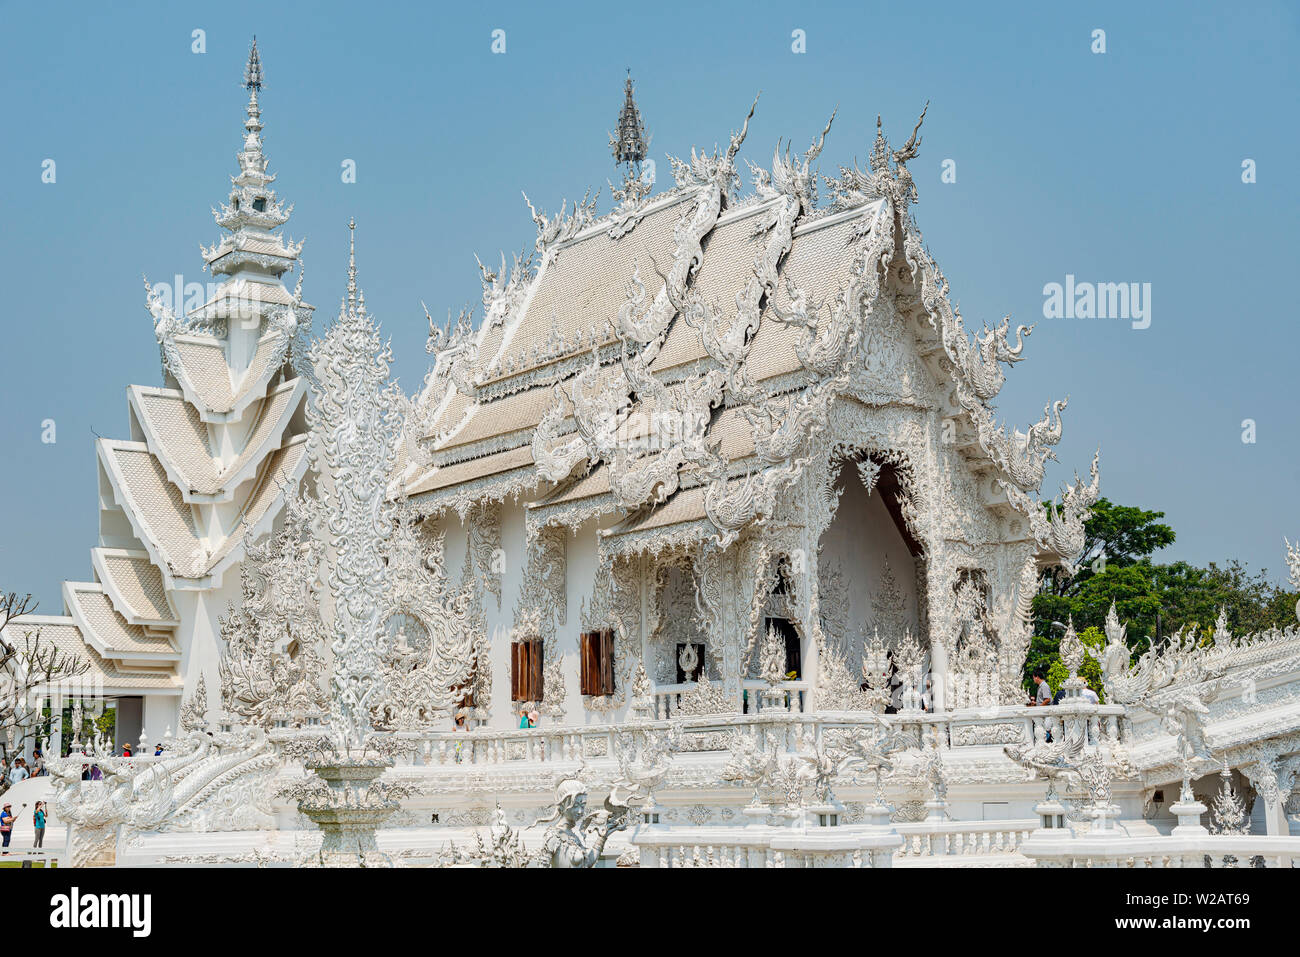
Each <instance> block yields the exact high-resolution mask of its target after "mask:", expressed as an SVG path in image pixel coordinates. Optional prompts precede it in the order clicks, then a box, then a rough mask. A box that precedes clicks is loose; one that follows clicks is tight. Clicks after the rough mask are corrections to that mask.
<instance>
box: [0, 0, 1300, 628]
mask: <svg viewBox="0 0 1300 957" xmlns="http://www.w3.org/2000/svg"><path fill="white" fill-rule="evenodd" d="M1059 6H1061V5H1057V4H1023V5H1019V4H1017V5H999V4H979V5H975V4H959V5H952V6H951V7H950V8H945V6H944V5H941V4H925V5H919V4H897V3H888V4H886V3H870V4H867V3H862V2H858V3H850V4H836V5H830V4H827V5H821V4H805V5H791V4H777V3H770V4H767V3H753V2H751V3H741V4H734V5H729V6H722V5H714V4H707V5H706V4H699V3H692V4H674V3H656V4H652V5H643V4H618V3H608V2H606V3H600V4H561V3H557V4H537V3H531V4H518V5H510V4H484V5H479V6H477V7H476V8H475V9H472V10H470V9H454V10H447V11H444V10H441V9H437V8H435V7H434V5H423V4H422V5H419V6H416V5H414V4H411V5H409V6H407V5H395V4H385V3H378V2H375V3H369V4H365V5H357V4H352V3H347V4H344V3H289V2H285V3H277V4H267V3H239V2H228V3H223V4H220V5H217V6H214V5H211V4H202V5H200V4H193V5H190V4H182V3H167V4H162V3H157V4H153V3H128V4H112V5H106V4H93V5H91V4H87V5H84V6H78V5H58V6H55V5H37V4H30V3H23V4H18V3H11V2H4V3H2V4H0V74H2V75H3V88H4V90H5V91H6V94H7V95H6V109H7V116H6V135H5V137H4V143H3V146H0V182H2V183H3V184H4V190H3V206H0V213H2V215H3V229H0V264H2V267H0V268H3V271H4V272H3V278H4V288H5V296H4V316H3V328H4V339H3V341H4V348H3V350H0V398H2V400H3V405H2V408H3V413H2V414H0V447H2V448H3V449H4V450H5V451H6V453H7V454H6V456H5V466H4V468H3V469H2V470H0V502H3V503H4V507H5V516H4V523H3V526H4V527H3V532H0V587H3V588H4V589H5V590H16V591H20V592H26V591H32V592H34V593H35V594H36V595H37V597H38V598H40V599H41V602H42V607H43V609H44V610H45V611H47V612H50V613H56V612H57V611H58V610H59V609H58V605H59V592H58V583H59V582H60V581H61V580H62V579H64V578H72V579H84V578H85V577H86V576H88V575H89V573H90V570H89V552H88V550H89V548H90V547H91V546H92V545H94V544H95V536H96V488H95V465H94V451H93V446H92V441H93V438H94V435H95V434H96V433H98V434H100V435H104V436H125V435H126V434H127V432H128V430H127V415H126V401H125V387H126V385H127V384H128V383H133V382H134V383H142V384H148V385H154V384H159V383H160V371H159V362H158V351H157V348H156V346H155V343H154V338H153V332H152V328H151V325H150V322H149V317H148V313H147V312H146V311H145V308H144V291H143V288H142V285H141V279H140V277H141V274H142V273H145V274H147V275H149V276H150V277H151V278H152V279H155V280H170V278H171V277H172V276H173V275H174V274H175V273H177V272H180V273H183V274H184V275H185V276H186V278H187V279H189V280H197V281H207V280H208V279H210V278H211V277H209V276H206V275H203V274H202V273H201V272H200V267H201V261H200V258H199V254H198V244H199V243H200V242H203V243H210V242H212V241H214V240H215V239H216V238H217V236H218V234H219V230H218V229H217V227H216V226H215V224H214V223H213V222H212V218H211V215H210V213H209V208H210V206H212V205H213V204H215V203H217V202H219V201H220V200H221V199H223V198H224V196H225V194H226V192H227V190H228V183H229V178H228V177H229V175H230V174H231V173H232V172H234V170H235V169H236V164H235V158H234V153H235V150H236V149H237V148H238V146H239V143H240V134H241V123H242V119H243V104H244V100H245V96H244V94H243V92H242V90H241V89H240V88H239V79H240V74H241V70H242V67H243V63H244V60H245V57H246V55H247V48H248V43H249V38H250V36H251V34H253V33H256V34H257V36H258V43H259V46H260V48H261V50H262V55H263V64H264V67H265V71H266V89H265V91H264V93H263V97H262V103H263V107H264V120H265V122H266V133H265V143H266V150H267V153H268V155H269V156H270V158H271V168H272V170H273V171H274V172H276V173H277V174H278V175H279V180H278V181H277V183H276V186H277V188H278V190H279V192H280V195H281V196H283V197H284V198H286V199H287V200H289V201H292V202H294V203H296V209H295V211H294V215H293V219H292V220H291V222H290V224H289V226H288V231H289V232H290V233H291V234H292V236H293V237H295V238H300V237H305V238H306V240H307V242H306V247H305V250H304V259H305V262H306V280H305V287H304V288H305V294H306V297H307V299H308V300H309V301H311V302H313V303H315V304H316V305H317V306H318V317H319V321H318V327H319V326H320V325H323V321H324V320H326V319H328V318H329V317H331V316H332V315H333V313H334V310H335V308H336V307H337V302H338V299H339V297H340V296H341V294H342V293H343V290H344V283H345V266H346V255H347V229H346V223H347V221H348V217H349V216H355V217H356V219H357V223H358V229H357V242H358V263H359V267H360V270H361V281H362V284H363V286H364V288H365V290H366V299H367V304H368V305H369V306H370V308H371V310H372V312H373V313H374V314H375V315H376V316H377V317H378V318H379V319H380V320H381V321H382V323H383V324H384V328H385V330H386V331H387V332H388V333H389V334H391V336H392V338H393V346H394V349H395V351H396V353H397V361H396V366H395V371H396V372H397V374H398V375H399V376H400V378H401V381H402V383H403V384H404V386H405V387H406V388H407V389H408V391H409V390H410V389H412V388H414V387H415V386H416V385H417V384H418V382H419V380H420V379H421V377H422V376H423V374H424V372H425V369H426V356H425V353H424V348H423V345H424V338H425V322H424V317H423V313H422V311H421V309H420V300H421V299H423V300H424V301H425V302H427V303H428V305H429V307H430V309H431V310H432V311H433V312H434V314H435V316H442V315H445V313H446V310H447V309H448V308H449V307H452V308H454V307H457V306H459V305H460V304H462V303H464V302H466V301H472V302H475V303H477V302H478V299H479V296H480V286H479V283H478V274H477V270H476V268H475V265H474V258H473V254H474V253H476V252H477V253H478V254H479V255H480V256H482V257H483V259H484V261H491V260H495V259H496V258H497V256H498V251H499V250H501V249H505V250H507V251H509V250H518V249H520V248H521V247H523V246H524V245H525V244H530V243H531V242H532V238H533V236H534V227H533V225H532V223H531V222H530V220H529V219H528V215H527V209H526V207H525V206H524V203H523V199H522V198H521V196H520V190H521V189H522V190H527V192H528V195H529V196H530V197H531V198H532V199H533V201H534V202H535V203H537V204H539V206H541V207H544V208H545V209H547V210H548V211H552V210H554V209H556V208H558V207H559V204H560V200H561V198H562V197H569V198H570V199H572V198H574V197H575V196H580V195H581V194H582V192H583V190H584V189H585V188H586V187H587V186H588V185H592V186H596V185H599V186H601V187H605V182H606V180H607V179H608V178H611V177H613V176H614V169H613V166H612V162H611V159H610V157H609V151H608V146H607V137H606V132H607V131H608V130H609V129H610V128H612V126H613V125H614V122H615V118H616V116H617V112H618V109H619V106H620V104H621V100H622V82H623V76H624V70H625V69H626V68H628V67H630V68H631V69H632V72H633V76H634V78H635V81H636V84H637V94H638V100H639V103H640V105H641V108H642V111H643V115H644V117H645V120H646V124H647V126H648V128H649V129H650V131H651V132H652V133H653V136H654V139H653V143H652V155H653V157H654V158H656V159H657V161H658V163H659V164H660V166H661V167H663V166H664V154H665V153H669V152H671V153H675V154H685V153H688V152H689V150H690V147H691V145H692V144H697V145H701V146H706V147H709V148H711V147H712V146H713V145H714V144H715V143H716V142H718V141H722V142H724V143H725V141H726V138H727V135H728V132H729V131H730V130H731V129H732V128H734V127H736V126H738V125H739V123H740V120H741V119H742V118H743V115H744V112H745V110H746V109H747V108H748V106H749V104H750V102H751V100H752V99H753V96H754V93H755V92H756V91H757V90H760V89H761V90H762V91H763V95H762V100H761V102H760V103H759V107H758V111H757V114H756V115H755V117H754V121H753V122H752V124H751V126H750V133H749V139H748V141H747V142H746V145H745V149H744V154H743V155H746V156H748V157H749V158H750V159H751V160H754V161H755V162H761V163H767V162H768V160H769V159H770V157H771V151H772V148H773V147H774V146H775V144H776V141H777V138H778V137H789V138H793V140H794V143H795V145H796V147H797V148H798V149H800V150H802V149H805V148H806V147H807V144H808V143H809V142H810V141H811V140H812V138H813V137H814V136H815V135H816V134H817V133H818V131H819V130H820V128H821V126H822V124H823V123H824V122H825V119H826V117H827V115H829V113H830V111H831V110H832V109H833V108H834V107H835V106H836V105H838V107H839V115H838V116H837V118H836V120H835V127H834V129H833V130H832V132H831V135H830V137H829V138H828V139H827V143H826V148H825V151H824V152H823V154H822V158H821V169H822V171H823V172H825V173H834V172H835V171H836V168H837V167H838V165H839V164H841V163H848V162H851V161H852V160H853V159H854V158H855V157H857V158H859V159H861V160H862V161H864V162H865V158H866V155H867V153H868V152H869V150H870V144H871V139H872V137H873V134H874V124H875V118H876V114H877V112H879V113H881V114H883V116H884V121H885V126H886V132H887V133H888V134H890V136H891V138H892V139H893V140H894V142H895V143H900V142H901V141H902V140H903V139H904V138H905V137H906V136H907V134H908V132H909V131H910V129H911V125H912V123H913V122H914V121H915V118H916V115H917V113H918V112H919V110H920V108H921V105H922V104H923V103H924V102H925V101H926V100H927V99H928V100H930V101H931V105H930V110H929V114H928V116H927V118H926V122H925V126H924V128H923V130H922V136H923V142H922V147H921V154H920V157H919V158H918V159H917V160H915V161H913V163H911V164H910V168H911V169H912V170H913V173H914V175H915V177H916V179H917V184H918V188H919V190H920V202H919V204H917V206H916V207H915V213H916V216H917V219H918V221H919V223H920V226H921V228H922V230H923V231H924V234H925V237H926V240H927V242H928V243H929V245H930V247H931V250H932V251H933V253H934V255H935V257H936V258H937V259H938V261H939V263H940V265H941V266H942V267H943V270H944V272H945V273H946V275H947V276H948V278H949V280H950V282H951V284H952V291H953V295H954V297H955V298H956V299H957V300H958V302H959V303H960V305H961V308H962V312H963V314H964V316H965V318H966V321H967V325H968V326H972V325H973V326H975V327H978V326H979V323H980V322H981V321H983V320H988V321H990V322H993V321H996V320H998V319H1000V317H1001V316H1002V315H1004V314H1006V313H1010V314H1011V315H1012V317H1013V319H1014V320H1015V321H1017V322H1025V323H1037V328H1036V330H1035V331H1034V334H1033V337H1032V338H1031V339H1030V340H1029V341H1028V345H1027V347H1026V354H1027V357H1028V358H1027V360H1026V361H1025V362H1023V363H1021V364H1020V365H1018V366H1016V367H1015V368H1014V369H1012V370H1011V372H1010V375H1009V380H1008V383H1007V386H1006V388H1005V389H1004V391H1003V393H1002V395H1001V396H1000V398H999V401H998V405H999V409H1000V411H1001V413H1002V415H1003V417H1004V418H1005V419H1007V420H1008V421H1009V422H1011V423H1014V424H1019V425H1020V426H1022V427H1024V426H1025V425H1027V424H1028V423H1030V422H1032V421H1034V420H1036V419H1037V418H1038V417H1039V416H1040V415H1041V412H1042V407H1043V404H1044V403H1045V402H1046V401H1048V400H1049V399H1053V398H1058V397H1060V396H1062V395H1065V394H1069V396H1070V405H1069V408H1068V409H1067V411H1066V413H1065V417H1066V428H1065V438H1064V440H1063V441H1062V443H1061V445H1060V446H1059V449H1058V453H1059V456H1060V464H1057V465H1053V466H1052V467H1051V468H1050V469H1049V472H1048V481H1047V483H1046V484H1045V487H1044V488H1045V490H1050V489H1054V488H1056V486H1057V485H1058V484H1059V482H1060V481H1061V480H1063V479H1067V478H1069V477H1070V476H1071V475H1072V473H1073V472H1074V470H1075V469H1078V470H1080V471H1086V468H1087V465H1088V462H1089V460H1090V459H1091V455H1092V452H1093V449H1094V448H1095V447H1096V446H1098V445H1100V446H1101V448H1102V489H1103V494H1105V495H1106V496H1107V497H1109V498H1111V499H1112V500H1115V501H1119V502H1123V503H1126V504H1135V505H1141V506H1144V507H1148V508H1158V509H1162V510H1164V511H1165V512H1166V513H1167V515H1168V519H1167V520H1168V521H1169V522H1170V523H1171V524H1172V525H1173V526H1174V528H1175V529H1176V531H1177V533H1178V541H1177V543H1176V544H1175V545H1174V546H1173V547H1171V548H1170V549H1168V550H1166V552H1165V553H1164V554H1163V555H1162V557H1163V558H1166V559H1178V558H1181V559H1187V560H1189V561H1193V562H1197V563H1205V562H1208V561H1211V560H1218V561H1222V560H1224V559H1228V558H1238V559H1241V560H1244V561H1247V562H1249V563H1250V564H1251V565H1252V566H1253V567H1255V568H1258V567H1261V566H1266V567H1267V568H1268V569H1269V570H1270V573H1271V574H1272V577H1274V578H1275V579H1278V580H1280V579H1281V572H1282V569H1283V564H1284V563H1283V561H1282V536H1283V534H1286V535H1289V536H1290V537H1291V538H1292V539H1293V540H1294V539H1295V538H1296V537H1297V536H1300V508H1297V502H1300V495H1298V492H1300V455H1298V454H1297V442H1298V441H1300V429H1298V428H1297V423H1296V418H1297V402H1296V396H1297V382H1296V379H1297V371H1296V357H1297V344H1298V343H1300V333H1297V331H1296V316H1295V311H1296V310H1295V306H1294V304H1293V302H1292V300H1291V297H1290V296H1289V295H1288V294H1286V293H1285V288H1286V287H1285V285H1284V286H1282V287H1279V285H1278V283H1279V282H1280V281H1281V282H1284V281H1285V280H1286V279H1287V278H1288V277H1290V276H1292V275H1293V274H1294V271H1295V259H1296V253H1297V243H1296V239H1295V225H1296V211H1297V208H1300V204H1298V203H1297V198H1298V197H1297V193H1298V189H1297V173H1296V170H1297V154H1298V153H1300V150H1298V149H1297V146H1298V145H1300V134H1298V133H1297V124H1296V122H1295V120H1296V116H1297V111H1296V107H1297V66H1296V61H1295V57H1294V50H1295V47H1296V41H1297V34H1298V33H1300V30H1298V29H1297V13H1296V7H1295V5H1293V4H1258V5H1248V6H1246V7H1240V8H1239V7H1233V8H1232V10H1231V13H1230V14H1225V13H1223V12H1222V11H1220V10H1216V9H1215V6H1214V5H1202V4H1186V3H1180V4H1174V5H1160V4H1151V5H1143V6H1142V7H1141V8H1140V9H1135V5H1132V4H1089V5H1087V9H1078V10H1073V9H1071V10H1066V9H1057V8H1058V7H1059ZM196 29H202V30H204V31H205V35H206V52H205V53H203V54H195V53H193V52H191V45H192V42H193V41H192V39H191V37H192V31H194V30H196ZM494 29H503V30H505V31H506V52H505V54H504V55H494V54H493V53H492V52H491V49H490V48H491V34H492V31H493V30H494ZM797 29H798V30H803V31H805V34H806V50H807V52H806V53H803V54H796V53H794V52H792V49H791V46H792V39H791V34H792V31H794V30H797ZM1095 29H1102V30H1105V34H1106V52H1105V53H1104V54H1095V53H1093V52H1091V49H1090V47H1091V45H1092V42H1093V41H1092V31H1093V30H1095ZM1247 158H1249V159H1253V160H1254V161H1255V163H1256V169H1257V182H1255V183H1253V184H1244V183H1243V182H1242V180H1241V164H1242V162H1243V160H1244V159H1247ZM46 159H54V160H55V162H56V164H57V165H56V175H57V181H56V182H55V183H53V184H46V183H42V182H41V172H42V163H43V161H44V160H46ZM345 159H352V160H354V161H355V162H356V167H357V181H356V183H354V184H344V183H342V182H341V177H340V172H341V163H342V162H343V161H344V160H345ZM944 160H952V161H953V162H954V163H955V164H956V173H957V178H956V182H955V183H943V182H941V179H940V175H941V171H942V164H943V162H944ZM663 172H664V175H661V180H662V179H666V178H667V177H666V169H664V171H663ZM608 206H609V198H608V189H607V188H603V189H602V194H601V200H600V208H601V210H604V209H607V208H608ZM1067 274H1070V275H1074V276H1075V277H1077V279H1078V280H1080V281H1093V282H1141V283H1150V284H1151V289H1152V294H1151V296H1152V315H1151V319H1152V321H1151V325H1150V328H1147V329H1143V330H1135V329H1133V328H1131V325H1130V323H1129V322H1126V321H1123V320H1115V319H1108V320H1100V319H1090V320H1087V319H1045V318H1043V302H1044V296H1043V286H1044V285H1045V284H1046V283H1049V282H1064V281H1065V277H1066V275H1067ZM1279 289H1281V290H1282V291H1283V295H1281V296H1279V295H1277V294H1276V293H1277V292H1278V291H1279ZM46 419H53V420H54V421H55V423H56V429H57V432H56V439H57V441H56V442H55V443H53V444H46V443H42V441H41V433H42V422H43V421H44V420H46ZM1244 419H1253V420H1254V421H1255V423H1256V441H1255V442H1254V443H1253V444H1246V443H1243V442H1242V421H1243V420H1244Z"/></svg>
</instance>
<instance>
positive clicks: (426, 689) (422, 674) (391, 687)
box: [371, 501, 486, 731]
mask: <svg viewBox="0 0 1300 957" xmlns="http://www.w3.org/2000/svg"><path fill="white" fill-rule="evenodd" d="M395 519H396V520H395V523H394V527H393V531H392V534H391V536H390V537H389V539H388V541H387V542H386V543H385V546H384V548H383V549H382V550H383V553H384V557H385V558H386V564H387V586H388V587H387V589H386V590H385V592H384V595H383V599H382V606H381V615H382V616H381V619H380V620H381V622H382V623H383V628H384V632H385V635H386V641H385V649H384V651H383V652H381V655H380V661H381V663H382V667H383V680H384V689H385V690H384V694H383V696H382V698H380V699H379V701H378V702H377V704H376V705H375V706H374V707H373V709H372V715H371V720H372V721H373V723H374V724H375V726H376V727H379V728H383V729H386V730H393V731H415V730H419V729H421V728H427V727H428V726H429V725H430V724H431V723H432V721H433V718H434V716H435V713H436V712H440V711H449V710H451V709H452V708H453V707H454V706H455V705H456V703H457V702H458V701H459V699H460V698H461V696H462V694H463V692H464V686H465V685H467V684H468V683H469V681H470V679H471V672H472V670H474V669H475V664H476V661H477V654H476V651H477V649H480V648H482V647H483V645H484V642H485V641H486V636H485V634H484V631H485V629H484V628H483V626H482V622H481V617H482V616H481V599H479V597H478V582H477V579H476V577H475V575H474V552H473V549H472V548H466V552H465V567H464V571H463V573H462V575H461V580H460V585H459V587H458V588H455V589H452V588H450V587H449V583H448V580H447V573H446V564H445V558H444V554H445V550H444V543H443V537H442V536H441V535H438V536H437V537H436V538H434V539H433V540H432V541H429V540H428V539H427V537H426V536H425V535H423V534H422V533H421V531H420V527H419V524H418V516H417V515H416V513H415V510H414V508H413V507H412V506H411V505H410V503H409V502H406V501H399V502H398V503H397V505H396V508H395ZM476 602H477V603H478V604H479V614H478V616H477V617H478V618H479V619H480V621H479V622H478V623H477V625H478V627H474V625H475V623H474V622H473V621H472V613H473V610H474V606H475V604H476ZM408 632H410V633H408ZM412 638H415V639H416V644H415V645H412V644H411V639H412Z"/></svg>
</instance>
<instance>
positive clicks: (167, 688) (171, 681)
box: [5, 615, 182, 696]
mask: <svg viewBox="0 0 1300 957" xmlns="http://www.w3.org/2000/svg"><path fill="white" fill-rule="evenodd" d="M36 633H39V635H40V639H41V641H42V643H46V642H48V644H49V645H50V646H53V647H54V648H57V649H58V651H59V653H60V654H63V655H67V656H69V657H70V658H74V659H78V660H80V661H83V662H85V663H86V665H87V666H88V670H87V671H85V672H84V673H82V674H79V675H77V676H75V677H72V678H68V679H66V680H65V681H62V682H56V683H55V684H56V685H62V684H66V685H69V686H71V687H72V688H73V689H75V690H76V691H77V692H79V693H82V694H84V693H86V688H87V687H88V686H93V685H95V684H98V685H99V689H97V690H99V691H100V693H102V694H104V695H107V696H113V695H138V694H141V693H147V694H159V695H180V693H181V689H182V682H181V679H180V678H179V677H178V676H177V675H175V674H174V673H173V672H172V671H170V670H168V671H162V670H154V669H145V668H141V669H139V670H136V669H134V668H126V667H122V666H120V665H119V663H118V662H116V661H111V660H109V659H107V658H104V657H103V656H101V655H100V654H99V652H98V651H96V650H95V647H94V646H93V645H92V644H91V643H90V642H89V641H88V640H87V638H86V636H85V635H84V634H83V633H82V630H81V628H80V627H79V626H78V625H77V622H76V621H75V620H74V619H73V618H71V617H69V616H59V615H24V616H23V617H22V618H20V619H16V620H15V621H12V622H10V623H9V626H8V627H7V628H6V629H5V636H6V638H7V639H8V640H10V641H15V640H21V639H22V636H24V635H31V634H36Z"/></svg>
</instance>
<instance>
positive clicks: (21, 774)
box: [9, 758, 28, 785]
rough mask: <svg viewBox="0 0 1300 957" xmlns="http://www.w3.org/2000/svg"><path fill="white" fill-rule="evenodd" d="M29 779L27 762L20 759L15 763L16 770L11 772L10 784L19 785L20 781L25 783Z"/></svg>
mask: <svg viewBox="0 0 1300 957" xmlns="http://www.w3.org/2000/svg"><path fill="white" fill-rule="evenodd" d="M27 778H28V773H27V762H26V761H25V760H23V759H22V758H19V759H18V760H17V761H15V762H14V769H13V770H12V771H10V772H9V783H10V784H11V785H13V784H17V783H18V782H19V781H25V780H27Z"/></svg>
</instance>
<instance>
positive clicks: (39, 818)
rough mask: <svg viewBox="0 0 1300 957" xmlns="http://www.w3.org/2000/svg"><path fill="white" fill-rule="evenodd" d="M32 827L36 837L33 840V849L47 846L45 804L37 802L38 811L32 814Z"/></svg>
mask: <svg viewBox="0 0 1300 957" xmlns="http://www.w3.org/2000/svg"><path fill="white" fill-rule="evenodd" d="M32 825H33V827H34V829H35V833H36V836H35V837H34V838H32V847H44V846H45V802H44V801H37V802H36V811H35V812H34V813H33V814H32Z"/></svg>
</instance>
